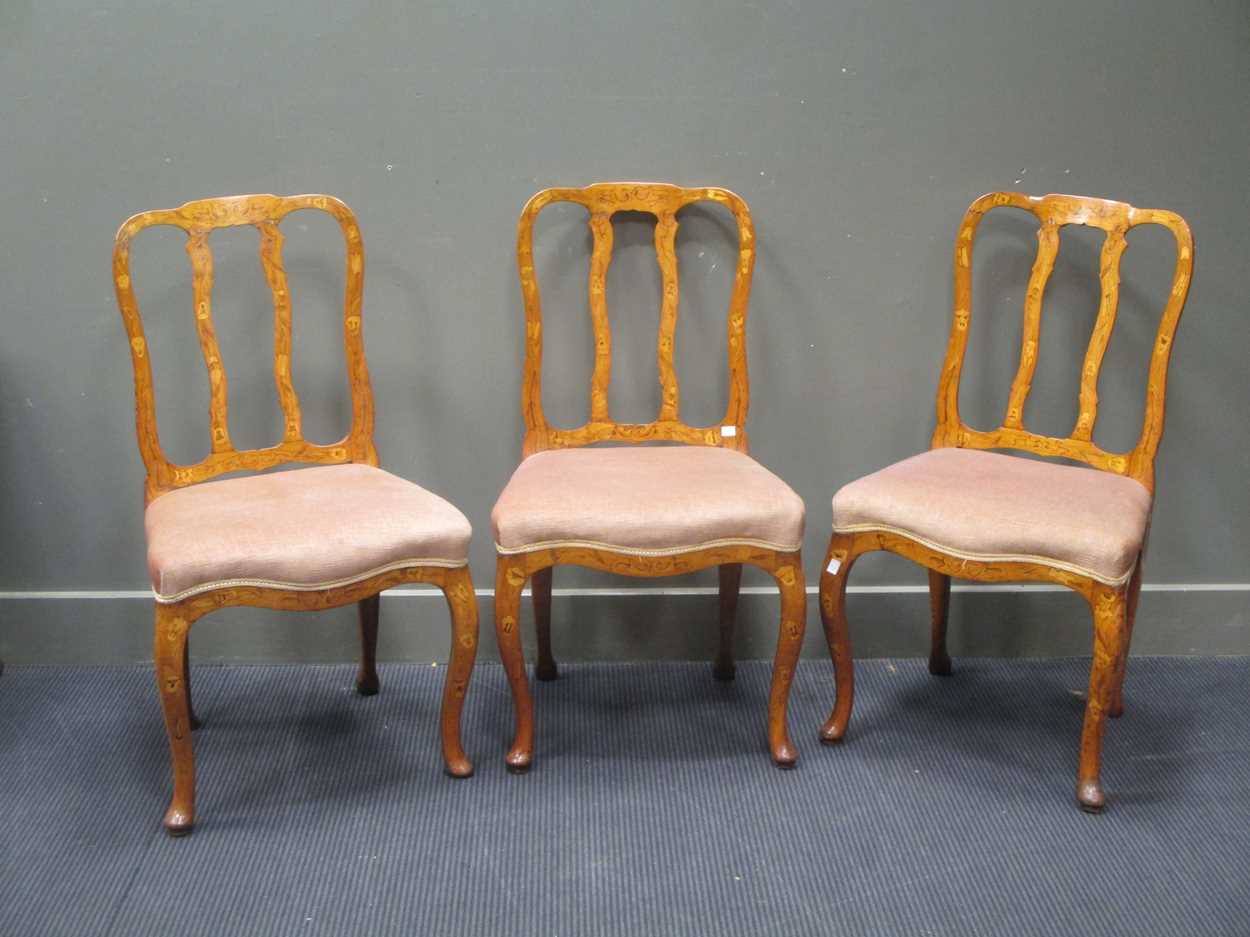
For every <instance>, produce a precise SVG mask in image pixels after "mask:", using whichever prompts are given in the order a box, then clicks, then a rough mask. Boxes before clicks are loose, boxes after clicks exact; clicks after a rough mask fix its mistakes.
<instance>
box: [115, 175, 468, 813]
mask: <svg viewBox="0 0 1250 937" xmlns="http://www.w3.org/2000/svg"><path fill="white" fill-rule="evenodd" d="M308 208H312V209H320V210H321V211H325V212H328V213H329V214H330V215H332V216H333V217H334V219H335V220H336V221H337V222H338V224H339V227H340V228H341V230H342V232H343V237H344V239H345V242H346V254H347V272H346V284H347V286H346V296H345V300H344V309H343V343H344V347H345V351H346V358H347V372H348V379H349V383H350V387H351V401H352V423H351V430H350V432H349V433H348V434H347V436H346V437H345V438H344V439H342V440H340V441H339V442H336V443H331V444H330V445H318V444H316V443H312V442H309V441H308V440H306V439H305V438H304V437H303V434H302V429H301V421H300V407H299V401H298V399H297V397H296V393H295V387H294V385H293V383H292V377H291V300H290V293H289V291H288V288H287V278H286V272H285V270H284V268H283V261H282V241H283V235H282V232H281V230H280V229H279V222H281V221H282V219H283V218H285V217H286V216H287V215H288V214H290V213H291V212H293V211H296V210H299V209H308ZM152 225H173V226H175V227H178V228H181V229H182V230H183V231H185V232H186V234H187V253H188V255H189V256H190V261H191V270H192V274H193V301H194V310H195V326H196V331H197V334H198V337H199V343H200V348H201V350H202V352H203V355H204V363H205V365H206V366H207V368H208V381H209V388H210V407H209V422H210V427H211V433H212V449H211V452H210V454H209V455H208V457H207V458H205V459H204V460H203V461H202V462H199V463H197V464H195V465H175V464H173V463H171V462H170V461H169V460H168V459H167V458H166V457H165V453H164V451H163V450H162V448H161V443H160V439H159V437H158V435H157V425H156V402H155V398H154V396H153V387H152V368H151V364H150V362H149V346H148V343H147V340H146V339H145V337H144V332H143V322H142V320H141V319H140V316H139V307H138V304H137V303H136V301H135V293H134V289H133V287H132V284H131V277H130V243H131V240H132V239H133V238H134V237H135V235H137V234H138V233H139V232H141V231H143V230H144V229H145V228H147V227H150V226H152ZM234 225H253V226H254V227H255V228H256V229H257V230H258V231H259V233H260V259H261V263H262V265H263V267H264V271H265V276H266V279H267V280H268V282H269V286H270V289H271V291H272V293H273V303H274V332H273V336H274V380H275V382H276V383H277V391H278V398H279V400H280V401H281V404H282V412H283V417H284V429H283V436H282V441H281V442H280V443H278V444H277V445H275V446H273V447H271V448H268V449H247V450H239V449H235V447H234V445H233V444H232V443H231V439H230V430H229V424H228V422H227V415H226V399H227V398H226V372H225V370H224V368H223V365H222V360H221V352H220V350H219V348H218V344H217V338H216V335H215V333H214V330H213V319H212V290H213V260H212V253H211V251H210V249H209V243H208V240H209V235H210V234H211V233H212V232H213V231H214V230H215V229H217V228H224V227H230V226H234ZM113 279H114V281H115V286H116V290H117V302H118V305H119V307H120V308H121V314H122V319H123V320H124V321H125V324H126V332H127V334H128V336H129V338H130V355H131V361H132V363H133V364H134V374H135V422H136V428H137V431H138V437H139V451H140V453H141V454H142V456H143V463H144V466H145V468H146V470H147V481H146V483H145V486H144V494H145V503H146V505H147V508H146V511H145V515H144V526H145V528H146V532H147V542H148V571H149V573H150V576H151V581H152V590H153V592H154V594H155V597H156V632H155V641H154V644H155V647H154V656H155V663H156V679H157V687H158V689H159V691H160V700H161V705H162V707H163V709H164V713H165V728H166V731H167V733H168V735H169V745H170V749H171V753H172V759H173V773H174V793H173V799H172V801H171V803H170V806H169V810H168V812H167V813H166V814H165V828H166V829H167V830H168V831H169V832H170V833H171V834H172V835H179V834H183V833H188V832H190V830H191V826H192V822H193V816H194V800H195V767H194V759H193V756H192V751H191V730H192V729H195V728H197V727H198V722H197V720H196V718H195V715H194V713H193V711H192V708H191V682H190V671H189V669H188V656H187V634H188V631H189V630H190V628H191V625H192V624H193V623H194V622H195V621H196V619H198V618H200V617H201V616H203V615H205V614H207V613H208V612H211V611H212V610H213V609H217V608H225V607H227V606H237V605H248V606H257V607H261V608H277V609H292V610H295V609H323V608H333V607H335V606H339V605H347V604H349V603H352V602H356V603H358V604H359V617H360V639H361V663H360V671H359V674H358V675H357V678H356V688H357V689H358V690H359V691H360V693H361V694H364V695H372V694H374V693H376V692H377V691H378V674H377V669H376V667H375V661H374V652H375V648H376V645H377V633H378V594H379V593H380V592H381V591H382V590H383V589H389V588H391V587H392V586H397V585H400V584H402V583H412V582H423V583H432V584H434V585H437V586H439V587H441V588H442V590H443V592H444V593H445V595H446V597H447V602H448V605H449V606H450V608H451V619H452V641H451V659H450V663H449V667H448V671H447V677H446V683H445V686H444V690H443V708H442V745H443V758H444V759H445V761H446V767H447V771H448V772H449V773H450V774H452V775H453V776H456V777H468V776H469V775H470V774H472V772H473V766H472V764H471V763H470V761H469V759H468V758H467V757H466V756H465V753H464V749H463V748H462V747H461V745H460V709H461V705H462V703H463V700H464V694H465V691H466V689H467V687H468V684H469V677H470V675H471V673H472V670H473V659H474V656H475V655H476V653H477V603H476V599H475V596H474V592H473V583H472V581H471V579H470V577H469V567H468V565H467V563H468V558H467V550H468V543H469V523H468V521H467V520H466V519H465V517H464V515H462V514H461V513H460V512H459V511H458V510H456V509H455V508H454V507H452V505H450V504H449V503H447V502H446V501H444V500H443V499H442V498H440V497H438V496H437V495H434V494H432V493H430V492H428V491H426V490H424V489H423V488H420V487H418V486H417V485H414V484H412V483H410V482H407V481H404V480H403V479H401V478H397V477H396V476H394V475H391V474H389V473H387V472H384V471H382V470H381V469H379V468H378V467H377V466H378V457H377V452H376V451H375V449H374V445H373V395H372V391H371V390H370V387H369V372H368V370H367V368H366V366H365V351H364V344H363V340H362V335H361V323H360V315H361V296H362V291H363V287H364V248H363V245H362V243H361V239H360V229H359V228H358V227H357V225H356V219H355V217H354V216H353V215H352V213H351V211H350V210H349V209H348V208H347V206H346V205H344V204H343V203H342V202H340V201H339V200H338V199H335V198H331V197H329V196H325V195H299V196H293V197H290V198H279V197H275V196H272V195H247V196H239V197H235V198H214V199H205V200H203V201H196V202H188V203H187V204H185V205H183V206H182V207H181V208H176V209H173V210H170V211H150V212H144V213H143V214H139V215H135V216H134V217H132V218H130V219H129V220H128V221H126V223H125V224H123V225H122V226H121V229H120V230H119V231H118V232H117V240H116V243H115V246H114V249H113ZM289 463H317V464H318V465H317V467H315V468H303V469H299V470H294V471H283V472H276V473H271V474H267V475H251V476H244V477H237V478H230V479H225V480H219V481H209V479H212V478H213V477H215V476H217V475H220V474H222V473H225V472H235V471H238V470H240V469H244V470H250V471H254V472H259V471H260V470H262V469H267V468H271V467H274V466H277V465H281V464H289Z"/></svg>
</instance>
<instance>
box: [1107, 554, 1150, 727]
mask: <svg viewBox="0 0 1250 937" xmlns="http://www.w3.org/2000/svg"><path fill="white" fill-rule="evenodd" d="M1144 559H1145V551H1143V552H1142V553H1141V554H1140V555H1139V556H1138V557H1137V565H1136V566H1135V567H1134V568H1133V578H1132V579H1130V580H1129V584H1128V595H1127V596H1126V597H1125V609H1124V655H1123V658H1122V659H1121V661H1120V674H1119V677H1117V679H1116V682H1115V698H1114V699H1113V700H1112V701H1111V709H1110V710H1108V712H1107V715H1108V716H1110V717H1111V718H1112V719H1119V718H1120V717H1121V716H1123V715H1124V675H1125V673H1126V672H1127V670H1128V651H1129V646H1130V645H1131V644H1132V643H1133V623H1134V622H1135V621H1136V619H1137V598H1138V596H1140V595H1141V573H1142V560H1144Z"/></svg>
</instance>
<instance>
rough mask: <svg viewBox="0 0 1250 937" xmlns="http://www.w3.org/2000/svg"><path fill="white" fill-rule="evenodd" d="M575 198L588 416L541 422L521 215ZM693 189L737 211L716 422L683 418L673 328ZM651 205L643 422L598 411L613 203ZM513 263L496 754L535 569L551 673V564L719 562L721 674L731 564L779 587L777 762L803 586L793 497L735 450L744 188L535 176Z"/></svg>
mask: <svg viewBox="0 0 1250 937" xmlns="http://www.w3.org/2000/svg"><path fill="white" fill-rule="evenodd" d="M558 201H564V202H573V203H576V204H578V205H582V206H583V207H585V208H586V210H587V212H588V213H589V224H590V230H591V233H592V234H593V238H594V246H593V250H592V253H591V259H590V277H589V292H590V316H591V321H592V325H593V329H594V342H595V359H594V361H595V364H594V373H593V375H592V378H591V390H590V421H589V422H588V423H586V424H584V425H583V426H580V427H577V428H576V429H559V428H556V427H554V426H551V425H550V424H549V423H548V422H547V418H546V415H545V414H544V412H543V401H542V353H543V322H542V305H541V303H540V301H539V293H538V283H537V280H536V278H535V273H534V254H533V226H534V220H535V218H537V216H538V214H539V212H541V211H542V209H543V208H544V207H545V206H547V205H549V204H551V203H552V202H558ZM699 201H709V202H717V203H720V204H721V205H724V206H725V207H727V208H728V209H729V211H731V212H732V213H733V216H734V218H735V219H736V221H737V227H738V260H737V264H736V270H735V275H734V284H733V292H732V294H731V299H730V304H729V321H728V347H729V354H728V358H729V406H728V409H727V411H726V413H725V418H724V420H723V421H722V422H721V423H720V424H719V425H716V426H709V427H695V426H690V425H688V424H687V423H685V422H683V421H682V420H681V417H680V415H679V407H678V401H679V397H678V384H677V374H676V371H675V370H674V366H673V337H674V332H675V330H676V327H677V306H678V286H677V255H676V250H675V241H676V236H677V224H678V221H677V214H678V212H679V210H681V209H682V208H684V207H685V206H687V205H690V204H692V203H694V202H699ZM620 211H640V212H646V213H648V214H651V215H654V216H655V218H656V226H655V250H656V255H657V260H658V263H659V269H660V274H661V276H662V284H663V285H662V289H663V299H662V306H661V310H660V325H659V339H658V343H657V351H656V354H657V358H658V364H659V378H660V389H661V405H660V409H659V413H658V415H657V417H656V419H655V420H654V421H652V422H650V423H643V424H627V423H618V422H616V421H615V420H613V419H612V417H611V415H610V413H609V412H608V382H609V375H610V370H611V363H612V350H611V329H610V327H609V322H608V309H607V297H606V282H607V273H608V265H609V264H610V262H611V257H612V237H613V233H612V216H613V215H614V214H615V213H616V212H620ZM517 263H518V266H519V269H520V276H521V290H522V294H523V297H524V302H525V323H526V343H525V366H524V381H523V385H522V390H521V411H522V415H523V417H524V419H525V442H524V448H523V454H522V457H523V461H522V462H521V465H520V467H518V468H517V470H516V472H515V474H514V475H513V476H512V479H511V480H510V481H509V482H508V485H507V487H506V488H505V489H504V491H503V493H502V494H501V495H500V497H499V501H498V503H497V504H496V505H495V509H494V511H493V512H492V514H491V524H492V527H493V530H494V535H495V544H496V548H497V550H498V554H499V557H498V566H497V572H496V576H495V630H496V634H497V636H498V642H499V648H500V654H501V656H502V658H503V662H504V667H505V668H506V670H507V674H508V681H509V683H510V684H511V687H512V695H513V700H514V701H515V704H516V737H515V739H514V741H513V745H512V748H511V750H510V751H509V752H508V755H507V765H508V768H509V769H510V770H512V771H518V772H519V771H524V770H526V769H527V768H528V767H529V765H530V761H531V756H532V750H533V741H534V725H533V704H532V702H531V699H530V692H529V686H528V683H527V681H526V676H525V660H524V657H523V655H522V651H521V639H520V634H519V632H518V626H517V622H518V618H519V616H520V600H521V590H522V587H523V586H524V585H525V582H526V580H530V581H531V583H532V593H533V604H534V617H535V620H536V626H537V633H538V664H537V668H536V676H537V677H538V679H540V680H551V679H555V677H556V663H555V660H554V659H553V657H552V654H551V637H550V627H551V580H552V568H553V567H554V566H556V565H557V564H559V563H569V564H574V565H578V566H586V567H590V568H592V569H601V570H607V571H609V572H613V573H621V574H624V575H628V576H670V575H676V574H678V573H686V572H691V571H694V570H698V569H704V568H707V567H711V566H716V567H718V569H719V575H720V629H721V630H720V650H719V653H718V655H717V659H716V665H715V669H714V673H715V675H716V676H717V677H719V678H721V679H732V677H733V670H734V664H733V643H732V642H733V627H734V617H735V611H736V606H737V600H738V583H739V577H740V575H741V572H742V564H743V563H750V564H752V565H754V566H758V567H759V568H761V569H763V570H765V571H767V572H768V573H770V574H771V575H772V576H773V578H774V579H776V581H777V585H778V587H779V589H780V591H781V628H780V637H779V640H778V644H777V653H776V659H775V661H774V665H773V678H772V689H771V693H770V698H769V707H768V741H769V747H770V749H771V752H772V757H773V759H774V760H775V761H776V763H777V764H778V765H780V766H782V767H789V766H791V765H793V764H794V761H795V757H796V751H795V748H794V745H793V744H792V743H791V741H790V738H789V736H788V734H787V729H786V704H787V700H788V697H789V691H790V681H791V679H792V677H793V675H794V665H795V661H796V660H797V658H798V655H799V647H800V645H801V643H802V640H803V630H804V624H805V590H804V585H803V564H802V561H801V558H800V555H799V549H800V545H801V542H802V536H803V516H804V511H803V502H802V501H801V500H800V499H799V497H798V496H797V495H796V494H795V493H794V492H793V491H792V490H791V489H790V488H789V487H788V486H787V485H786V484H785V483H784V482H783V481H782V480H781V479H779V478H777V477H776V476H775V475H773V474H772V473H771V472H769V471H768V470H767V469H765V468H764V467H763V466H762V465H760V464H759V463H758V462H756V461H754V460H753V459H751V457H750V456H748V455H747V435H746V425H745V424H746V417H747V405H748V400H749V388H748V383H747V364H746V316H747V299H748V294H749V293H750V288H751V274H752V270H753V267H754V263H755V234H754V229H753V228H752V224H751V215H750V212H749V211H748V209H747V206H746V203H745V202H743V200H742V199H741V198H739V197H738V196H737V195H735V194H733V193H732V192H729V191H727V190H725V189H718V188H698V189H684V188H678V187H676V186H672V185H657V184H640V183H601V184H598V185H592V186H589V187H587V188H583V189H547V190H545V191H542V192H539V193H538V194H537V195H535V196H534V197H533V198H531V199H530V201H529V203H528V204H526V206H525V209H524V210H523V211H522V213H521V219H520V222H519V223H518V225H517ZM598 442H613V443H649V442H669V443H684V445H679V446H655V447H642V448H638V447H619V446H617V447H612V448H598V449H595V448H589V447H590V445H591V444H592V443H598Z"/></svg>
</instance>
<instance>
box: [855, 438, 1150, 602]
mask: <svg viewBox="0 0 1250 937" xmlns="http://www.w3.org/2000/svg"><path fill="white" fill-rule="evenodd" d="M1150 504H1151V497H1150V492H1149V491H1147V490H1146V488H1145V487H1144V486H1143V485H1142V484H1141V483H1140V482H1137V481H1135V480H1133V479H1131V478H1125V477H1123V476H1120V475H1114V474H1112V473H1110V472H1101V471H1098V470H1096V469H1089V468H1083V467H1074V466H1069V465H1057V464H1055V463H1051V462H1038V461H1035V460H1033V459H1026V458H1021V457H1019V456H1010V455H1002V454H1000V453H997V452H986V451H984V450H976V449H933V450H930V451H929V452H925V453H923V454H921V455H918V456H913V457H912V458H910V459H904V460H903V461H902V462H896V463H895V464H894V465H891V466H888V467H886V468H884V469H882V470H881V471H879V472H874V473H873V474H871V475H868V476H865V477H864V478H861V479H859V480H857V481H853V482H851V483H850V484H849V485H847V486H846V487H844V488H843V489H842V490H841V491H839V492H838V493H837V494H836V495H835V496H834V498H833V527H834V531H835V532H837V533H855V532H858V531H864V530H888V531H891V532H894V533H901V534H904V535H905V536H908V537H910V538H912V539H913V540H918V541H921V542H923V543H925V544H927V545H928V546H931V547H933V548H935V549H937V550H940V551H941V552H943V553H947V554H950V555H952V556H956V557H961V558H964V559H969V560H977V561H980V562H986V563H993V562H1010V561H1016V562H1027V563H1039V564H1041V565H1045V566H1051V567H1054V568H1058V569H1063V570H1066V571H1068V572H1074V573H1078V574H1080V575H1083V576H1088V577H1090V578H1091V579H1096V580H1098V581H1099V582H1103V583H1106V584H1108V585H1120V584H1122V583H1124V582H1127V581H1128V578H1129V576H1130V575H1131V574H1132V572H1133V565H1134V563H1136V562H1137V554H1138V552H1139V551H1140V550H1141V545H1142V539H1143V538H1144V536H1145V533H1146V524H1147V522H1148V520H1149V517H1150Z"/></svg>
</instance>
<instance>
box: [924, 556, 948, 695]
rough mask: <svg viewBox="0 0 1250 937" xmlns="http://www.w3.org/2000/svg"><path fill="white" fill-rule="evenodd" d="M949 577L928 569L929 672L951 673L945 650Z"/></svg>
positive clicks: (940, 675)
mask: <svg viewBox="0 0 1250 937" xmlns="http://www.w3.org/2000/svg"><path fill="white" fill-rule="evenodd" d="M950 605H951V577H950V576H947V575H946V574H944V573H939V572H938V571H937V570H934V569H931V570H929V617H930V621H931V625H930V632H929V673H931V674H933V675H934V676H938V677H949V676H950V675H951V658H950V655H949V654H948V653H947V652H946V621H947V619H948V618H949V616H950Z"/></svg>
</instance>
